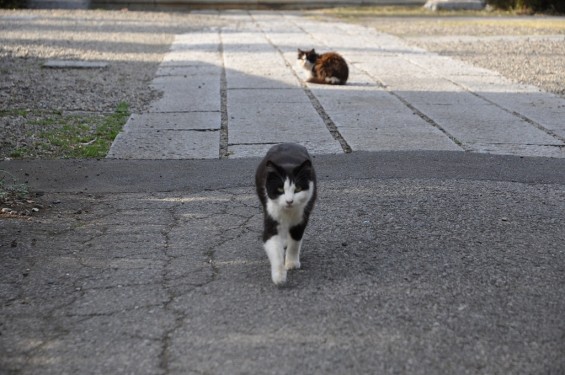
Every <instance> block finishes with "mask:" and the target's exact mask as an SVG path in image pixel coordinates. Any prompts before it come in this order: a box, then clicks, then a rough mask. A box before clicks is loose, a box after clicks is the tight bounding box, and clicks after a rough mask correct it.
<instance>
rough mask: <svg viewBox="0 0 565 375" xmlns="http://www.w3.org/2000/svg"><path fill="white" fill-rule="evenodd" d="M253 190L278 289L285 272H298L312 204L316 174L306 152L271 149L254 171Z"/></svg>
mask: <svg viewBox="0 0 565 375" xmlns="http://www.w3.org/2000/svg"><path fill="white" fill-rule="evenodd" d="M255 186H256V188H257V195H258V196H259V200H260V201H261V205H262V206H263V214H264V228H263V247H264V248H265V252H266V253H267V256H268V258H269V262H270V263H271V278H272V280H273V282H274V283H275V284H276V285H282V284H284V283H285V282H286V273H287V270H291V269H296V268H300V248H301V246H302V235H303V234H304V230H305V229H306V225H307V224H308V218H309V217H310V213H311V212H312V209H313V208H314V202H315V201H316V173H315V172H314V167H313V166H312V159H311V158H310V155H309V154H308V151H307V150H306V148H304V147H303V146H301V145H298V144H295V143H282V144H279V145H276V146H273V147H271V149H270V150H269V151H268V152H267V154H266V155H265V157H264V158H263V160H262V161H261V163H259V166H258V167H257V172H256V173H255ZM285 250H286V253H285Z"/></svg>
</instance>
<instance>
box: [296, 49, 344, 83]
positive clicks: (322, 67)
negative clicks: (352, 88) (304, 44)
mask: <svg viewBox="0 0 565 375" xmlns="http://www.w3.org/2000/svg"><path fill="white" fill-rule="evenodd" d="M298 60H299V63H300V65H301V66H302V67H303V68H304V69H306V70H307V71H309V72H310V76H309V77H308V80H307V81H308V82H311V83H321V84H330V85H345V82H346V81H347V78H349V67H348V66H347V63H346V62H345V59H344V58H343V57H341V55H339V54H338V53H336V52H326V53H322V54H321V55H318V54H317V53H316V51H315V50H314V49H312V50H310V51H303V50H301V49H298Z"/></svg>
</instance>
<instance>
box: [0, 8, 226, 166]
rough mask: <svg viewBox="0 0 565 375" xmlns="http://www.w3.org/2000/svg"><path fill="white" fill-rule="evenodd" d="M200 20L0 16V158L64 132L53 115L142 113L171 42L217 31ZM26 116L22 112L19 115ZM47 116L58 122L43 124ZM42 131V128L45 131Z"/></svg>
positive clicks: (30, 150)
mask: <svg viewBox="0 0 565 375" xmlns="http://www.w3.org/2000/svg"><path fill="white" fill-rule="evenodd" d="M217 22H218V21H217V18H214V17H212V16H209V15H205V14H188V13H157V12H123V11H66V10H52V11H37V10H35V11H31V10H22V11H9V10H0V75H1V77H2V79H1V80H0V159H3V158H10V157H13V155H14V151H15V150H18V149H22V147H25V148H26V149H27V151H26V153H25V157H27V158H50V157H51V155H50V154H48V153H45V152H42V151H41V150H40V149H39V148H38V147H34V145H36V144H38V143H41V142H42V141H44V140H42V139H41V134H43V133H44V132H45V131H46V130H49V129H52V128H53V127H54V126H63V125H64V124H65V121H61V117H60V115H61V114H63V115H69V116H70V115H75V116H76V115H77V114H81V115H82V116H83V117H84V121H85V122H88V119H89V116H100V115H102V114H107V113H111V112H114V111H115V109H116V107H117V105H118V104H119V103H120V102H126V103H128V105H129V109H130V111H131V112H141V111H143V109H144V108H145V107H146V106H147V105H148V104H149V103H150V102H151V101H152V100H154V99H155V98H156V97H158V95H159V92H156V91H155V90H152V89H151V88H150V87H149V83H150V81H151V80H152V79H153V76H154V74H155V71H156V69H157V67H158V65H159V63H160V62H161V60H162V58H163V56H164V54H165V53H166V52H167V51H168V49H169V47H170V43H171V42H172V41H173V38H174V35H175V34H179V33H186V32H189V31H190V30H194V29H201V28H203V27H210V26H214V25H217ZM48 59H63V60H88V61H101V62H107V63H109V65H108V67H107V68H104V69H80V70H79V69H48V68H44V67H42V66H43V64H44V63H45V62H46V61H47V60H48ZM24 110H25V111H24ZM54 115H56V116H55V117H56V118H57V119H58V121H59V122H60V123H53V121H46V119H50V118H53V117H54ZM48 128H49V129H48Z"/></svg>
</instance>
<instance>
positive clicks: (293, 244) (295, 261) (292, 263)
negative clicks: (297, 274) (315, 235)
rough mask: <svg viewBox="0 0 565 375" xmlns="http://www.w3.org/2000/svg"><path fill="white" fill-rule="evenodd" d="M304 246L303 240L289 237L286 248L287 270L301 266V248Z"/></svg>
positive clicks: (285, 264) (285, 263)
mask: <svg viewBox="0 0 565 375" xmlns="http://www.w3.org/2000/svg"><path fill="white" fill-rule="evenodd" d="M301 247H302V240H299V241H296V240H294V239H292V238H289V239H288V246H287V248H286V259H285V262H284V267H285V268H286V269H287V270H293V269H298V268H300V248H301Z"/></svg>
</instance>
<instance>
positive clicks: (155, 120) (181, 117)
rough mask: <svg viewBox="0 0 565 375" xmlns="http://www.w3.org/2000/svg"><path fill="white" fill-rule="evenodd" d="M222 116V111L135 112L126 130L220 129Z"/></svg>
mask: <svg viewBox="0 0 565 375" xmlns="http://www.w3.org/2000/svg"><path fill="white" fill-rule="evenodd" d="M221 116H222V115H221V113H220V111H217V112H166V113H154V112H153V113H143V114H133V115H131V116H130V118H129V120H128V122H127V123H126V126H125V129H124V130H125V131H133V130H142V129H144V130H218V129H220V126H221Z"/></svg>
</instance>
